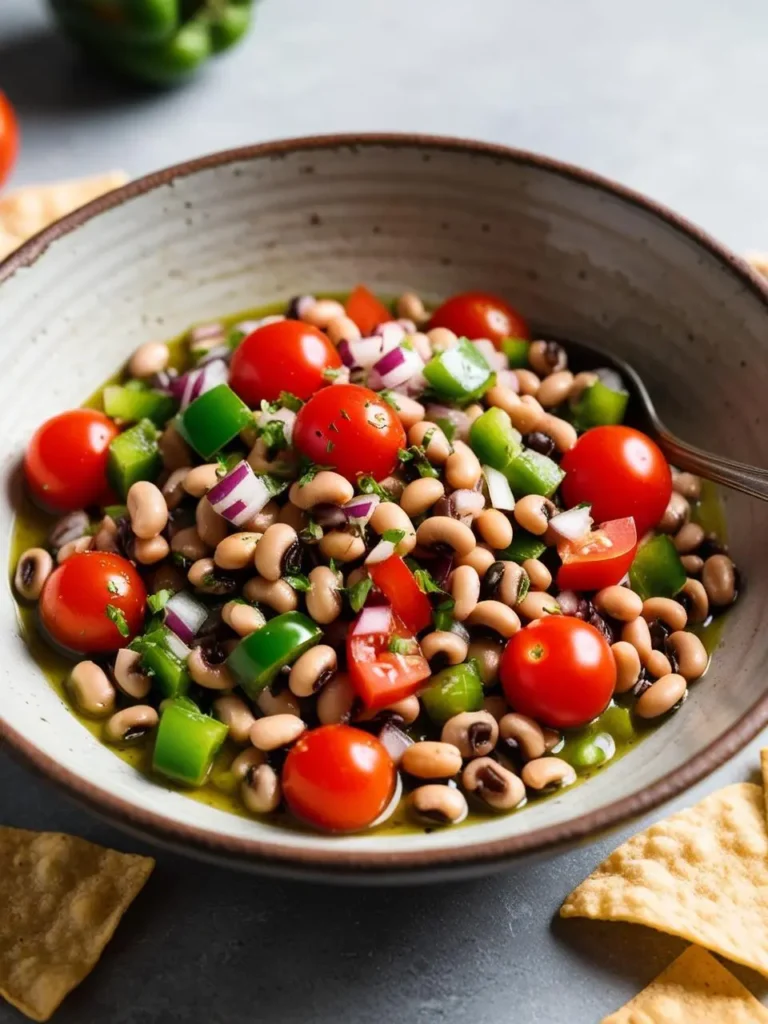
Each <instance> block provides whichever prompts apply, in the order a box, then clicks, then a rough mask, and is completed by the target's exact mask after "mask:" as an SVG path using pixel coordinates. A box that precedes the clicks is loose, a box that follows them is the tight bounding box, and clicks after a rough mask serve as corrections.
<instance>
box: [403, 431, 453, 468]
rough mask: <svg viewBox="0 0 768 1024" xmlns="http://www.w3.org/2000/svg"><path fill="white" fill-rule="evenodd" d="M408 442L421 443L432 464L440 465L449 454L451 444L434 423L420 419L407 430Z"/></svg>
mask: <svg viewBox="0 0 768 1024" xmlns="http://www.w3.org/2000/svg"><path fill="white" fill-rule="evenodd" d="M408 444H416V445H423V447H424V452H425V454H426V456H427V458H428V459H429V461H430V462H431V463H432V464H433V465H434V466H442V465H443V464H444V463H445V462H446V461H447V460H448V457H449V455H450V454H451V445H450V442H449V440H448V438H447V437H446V436H445V434H444V433H443V431H442V430H441V429H440V427H438V426H437V424H436V423H428V422H427V421H426V420H421V421H420V422H419V423H414V425H413V426H412V427H411V429H410V430H409V431H408Z"/></svg>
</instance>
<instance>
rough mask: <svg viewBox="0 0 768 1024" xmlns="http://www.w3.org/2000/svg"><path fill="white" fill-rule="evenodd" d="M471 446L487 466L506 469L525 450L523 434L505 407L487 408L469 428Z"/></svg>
mask: <svg viewBox="0 0 768 1024" xmlns="http://www.w3.org/2000/svg"><path fill="white" fill-rule="evenodd" d="M469 446H470V448H471V449H472V451H473V452H474V453H475V455H476V456H477V457H478V459H480V461H481V462H482V463H483V465H485V466H492V467H493V468H494V469H498V470H501V471H504V470H505V469H506V468H507V466H508V465H509V463H510V462H511V461H512V460H513V459H515V458H517V456H518V455H520V453H521V452H522V450H523V441H522V436H521V434H520V431H519V430H516V429H515V427H513V426H512V420H511V419H510V418H509V413H506V412H504V410H503V409H497V408H495V407H494V408H492V409H486V411H485V412H484V413H483V414H482V415H481V416H478V417H477V419H476V420H475V421H474V422H473V424H472V426H471V427H470V430H469Z"/></svg>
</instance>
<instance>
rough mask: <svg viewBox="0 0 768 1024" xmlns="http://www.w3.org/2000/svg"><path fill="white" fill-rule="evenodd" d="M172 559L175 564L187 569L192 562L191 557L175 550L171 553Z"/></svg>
mask: <svg viewBox="0 0 768 1024" xmlns="http://www.w3.org/2000/svg"><path fill="white" fill-rule="evenodd" d="M171 561H172V562H173V564H174V565H178V566H179V567H180V568H182V569H186V568H187V566H188V565H189V564H190V562H189V559H188V558H185V557H184V555H182V553H181V552H180V551H173V552H172V553H171Z"/></svg>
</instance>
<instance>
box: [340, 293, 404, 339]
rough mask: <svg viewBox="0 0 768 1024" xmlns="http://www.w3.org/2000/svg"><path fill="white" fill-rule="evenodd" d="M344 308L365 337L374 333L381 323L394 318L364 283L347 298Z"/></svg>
mask: <svg viewBox="0 0 768 1024" xmlns="http://www.w3.org/2000/svg"><path fill="white" fill-rule="evenodd" d="M344 308H345V309H346V313H347V316H348V317H349V319H350V320H354V321H355V323H356V324H357V326H358V327H359V328H360V332H361V333H362V335H363V337H364V338H365V337H367V336H368V335H369V334H373V331H374V328H376V327H378V326H379V324H383V323H386V321H387V320H391V319H392V314H391V313H390V312H389V310H388V309H387V307H386V306H385V305H384V304H383V303H382V302H379V300H378V299H377V298H376V296H375V295H374V294H373V293H372V292H369V291H368V289H367V288H366V287H365V285H364V284H359V285H358V286H357V288H355V290H354V291H353V292H352V294H351V295H350V296H349V298H348V299H347V301H346V303H345V306H344Z"/></svg>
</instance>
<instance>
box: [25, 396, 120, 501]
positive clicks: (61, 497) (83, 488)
mask: <svg viewBox="0 0 768 1024" xmlns="http://www.w3.org/2000/svg"><path fill="white" fill-rule="evenodd" d="M116 436H117V427H116V426H115V424H114V423H113V422H112V420H111V419H109V417H108V416H105V415H104V413H103V412H97V410H96V409H72V410H71V411H70V412H62V413H60V414H59V415H58V416H53V417H51V419H49V420H46V421H45V423H43V424H42V426H40V427H38V428H37V430H36V431H35V433H34V434H33V436H32V440H31V441H30V442H29V446H28V448H27V452H26V455H25V456H24V472H25V474H26V477H27V484H28V485H29V490H30V492H31V494H32V497H33V498H34V499H35V501H36V502H37V503H38V505H41V506H42V507H43V508H45V509H48V510H50V511H52V512H72V511H73V510H74V509H77V508H84V507H85V506H87V505H95V504H99V503H100V501H101V499H102V498H103V497H104V495H105V493H106V491H107V478H106V471H107V455H108V453H109V444H110V441H112V439H113V438H114V437H116Z"/></svg>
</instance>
